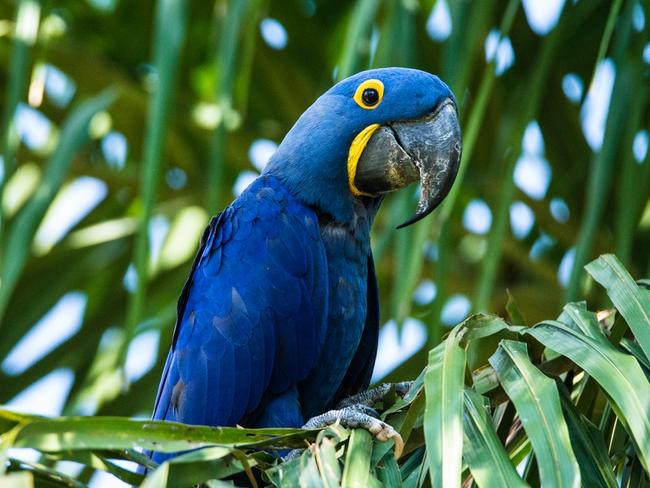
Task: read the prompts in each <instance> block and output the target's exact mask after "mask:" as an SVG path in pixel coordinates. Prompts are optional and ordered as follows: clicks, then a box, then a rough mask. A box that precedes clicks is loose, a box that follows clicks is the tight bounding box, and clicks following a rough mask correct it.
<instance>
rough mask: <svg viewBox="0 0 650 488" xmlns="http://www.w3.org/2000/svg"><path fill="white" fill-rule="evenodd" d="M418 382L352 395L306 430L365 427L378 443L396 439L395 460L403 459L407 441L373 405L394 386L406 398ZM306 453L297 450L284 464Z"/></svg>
mask: <svg viewBox="0 0 650 488" xmlns="http://www.w3.org/2000/svg"><path fill="white" fill-rule="evenodd" d="M413 383H415V382H414V381H402V382H400V383H382V384H381V385H379V386H376V387H375V388H371V389H370V390H366V391H362V392H360V393H357V394H356V395H352V396H349V397H348V398H345V399H343V400H341V401H340V402H339V403H338V404H337V405H336V409H335V410H330V411H329V412H325V413H324V414H322V415H318V416H316V417H313V418H312V419H310V420H309V421H308V422H307V423H306V424H305V425H304V428H305V429H320V428H322V427H327V426H328V425H332V424H335V423H340V424H341V425H342V426H343V427H347V428H351V429H354V428H362V429H366V430H367V431H368V432H370V433H371V434H373V435H374V436H375V437H376V438H377V440H379V441H381V442H386V441H387V440H389V439H393V442H394V443H395V458H396V459H399V457H400V456H401V455H402V452H403V451H404V441H403V439H402V436H401V435H400V434H399V432H397V431H396V430H395V429H394V428H393V427H392V426H391V425H389V424H387V423H386V422H383V421H381V420H380V419H379V414H378V413H377V411H376V410H375V409H374V408H372V406H373V405H374V404H375V403H377V402H379V401H380V400H383V399H384V397H385V396H386V395H387V394H388V393H389V392H390V390H391V387H393V386H395V393H397V394H398V395H399V396H400V397H404V395H406V394H407V393H408V391H409V390H410V389H411V386H412V385H413ZM302 452H303V449H293V450H292V451H290V452H289V454H287V455H286V456H284V457H283V460H284V461H290V460H292V459H295V458H297V457H298V456H300V454H301V453H302Z"/></svg>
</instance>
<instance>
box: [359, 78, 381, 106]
mask: <svg viewBox="0 0 650 488" xmlns="http://www.w3.org/2000/svg"><path fill="white" fill-rule="evenodd" d="M382 98H384V84H383V83H382V82H381V81H379V80H375V79H372V80H366V81H364V82H363V83H361V84H360V85H359V87H358V88H357V91H356V92H354V101H355V102H357V105H359V107H361V108H365V109H366V110H374V109H376V108H377V107H378V106H379V104H380V103H381V100H382Z"/></svg>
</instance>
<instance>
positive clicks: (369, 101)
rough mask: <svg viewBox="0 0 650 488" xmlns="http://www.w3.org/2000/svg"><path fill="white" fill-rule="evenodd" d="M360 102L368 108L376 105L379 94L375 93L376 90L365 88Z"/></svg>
mask: <svg viewBox="0 0 650 488" xmlns="http://www.w3.org/2000/svg"><path fill="white" fill-rule="evenodd" d="M361 100H363V103H365V104H366V105H369V106H373V105H377V102H378V101H379V92H377V90H375V89H374V88H366V89H365V90H363V94H362V95H361Z"/></svg>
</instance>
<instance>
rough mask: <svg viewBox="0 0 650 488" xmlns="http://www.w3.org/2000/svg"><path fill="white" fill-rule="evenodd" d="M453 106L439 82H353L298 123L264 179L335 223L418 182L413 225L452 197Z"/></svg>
mask: <svg viewBox="0 0 650 488" xmlns="http://www.w3.org/2000/svg"><path fill="white" fill-rule="evenodd" d="M460 152H461V138H460V127H459V124H458V116H457V110H456V102H455V100H454V96H453V94H452V92H451V90H450V89H449V88H448V87H447V85H445V84H444V83H443V82H442V81H440V79H439V78H438V77H437V76H434V75H432V74H430V73H426V72H424V71H419V70H415V69H408V68H382V69H374V70H368V71H363V72H361V73H357V74H356V75H354V76H351V77H349V78H347V79H345V80H343V81H341V82H339V83H338V84H336V85H335V86H333V87H332V88H331V89H330V90H328V91H327V92H325V93H324V94H323V95H322V96H321V97H319V98H318V99H317V100H316V101H315V102H314V103H313V104H312V105H311V106H310V107H309V108H308V109H307V110H306V111H305V112H304V113H303V114H302V116H300V118H299V119H298V121H297V122H296V123H295V125H294V126H293V128H292V129H291V130H290V131H289V132H288V133H287V135H286V136H285V138H284V140H283V141H282V143H281V144H280V146H279V148H278V150H277V151H276V153H275V154H274V155H273V157H272V158H271V160H270V161H269V163H268V165H267V167H266V169H265V171H264V172H265V173H267V174H271V175H274V176H276V177H278V178H280V179H281V180H282V181H284V183H285V184H286V185H287V186H288V188H289V190H290V191H292V192H293V193H294V194H295V195H296V196H298V197H299V198H300V199H301V200H303V201H304V202H305V203H307V204H308V205H311V206H313V207H315V208H316V209H318V210H319V211H320V212H323V213H326V214H329V215H331V216H332V217H333V218H334V219H335V220H337V221H341V222H346V221H349V220H350V219H351V218H352V217H353V215H354V211H355V210H354V209H355V202H357V201H359V200H361V201H372V200H375V199H377V198H380V197H381V196H382V195H384V194H385V193H388V192H391V191H394V190H398V189H401V188H404V187H406V186H408V185H410V184H411V183H414V182H416V181H420V184H421V192H420V197H419V202H418V205H417V209H416V211H415V214H414V215H413V217H411V218H410V219H408V220H407V221H406V222H404V223H403V224H401V225H400V226H399V227H404V226H406V225H410V224H412V223H414V222H416V221H418V220H420V219H422V218H423V217H425V216H426V215H428V214H429V213H431V212H432V211H433V210H434V209H435V208H436V207H437V206H438V204H439V203H440V202H441V201H442V199H443V198H444V197H445V196H446V195H447V193H448V192H449V190H450V188H451V186H452V184H453V182H454V179H455V177H456V173H457V171H458V166H459V162H460Z"/></svg>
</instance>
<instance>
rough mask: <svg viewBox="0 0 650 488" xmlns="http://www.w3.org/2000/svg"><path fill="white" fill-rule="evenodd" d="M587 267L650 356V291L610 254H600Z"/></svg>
mask: <svg viewBox="0 0 650 488" xmlns="http://www.w3.org/2000/svg"><path fill="white" fill-rule="evenodd" d="M586 269H587V272H588V273H589V274H590V275H591V276H592V277H593V278H594V279H595V280H596V281H597V282H598V283H600V284H601V285H603V287H604V288H605V289H606V290H607V294H608V295H609V298H610V299H611V300H612V303H613V304H614V306H615V307H616V309H617V310H618V311H619V312H620V313H621V315H622V316H623V317H624V318H625V321H626V322H627V325H628V326H629V327H630V330H631V331H632V332H633V333H634V337H636V340H637V341H638V342H639V344H640V345H641V348H642V349H643V352H645V354H646V356H647V357H650V291H649V290H645V289H643V288H640V287H639V286H638V285H637V284H636V283H635V282H634V280H633V279H632V277H631V276H630V274H629V273H628V272H627V270H626V269H625V268H624V267H623V265H622V264H621V262H620V261H619V260H618V259H617V258H616V256H614V255H612V254H605V255H603V256H600V257H599V258H598V259H596V260H595V261H592V262H591V263H589V264H588V265H587V266H586Z"/></svg>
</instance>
